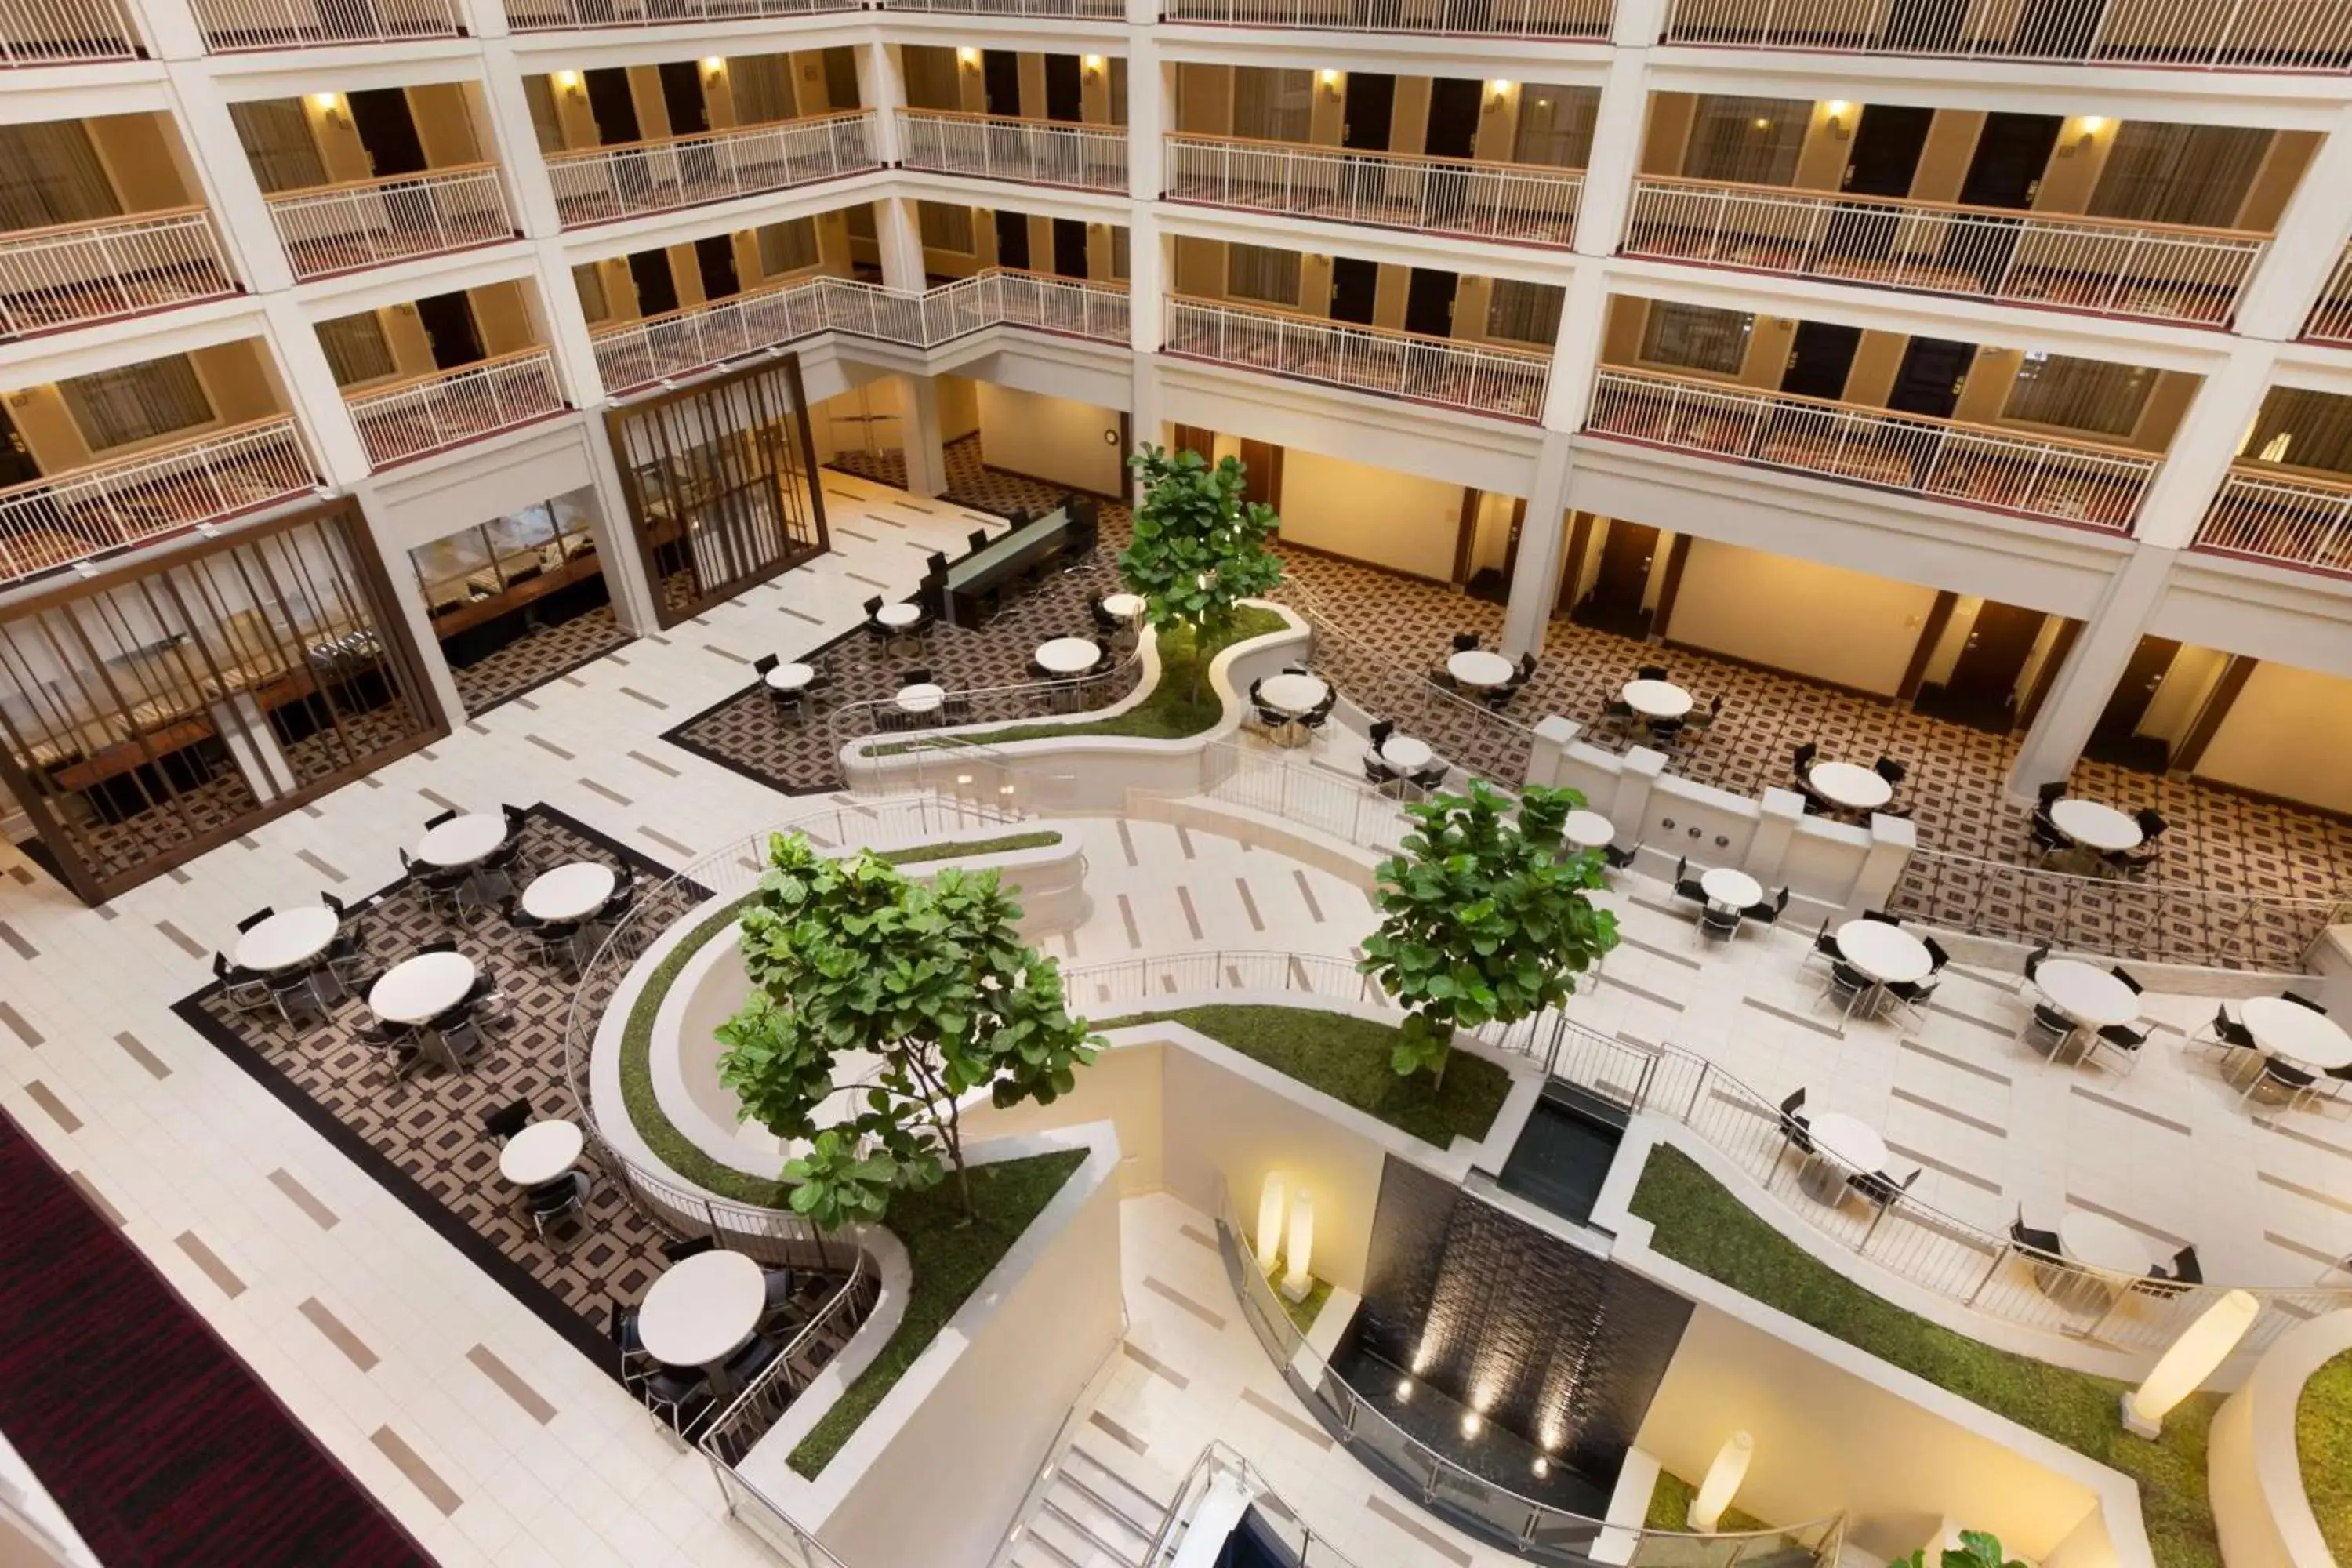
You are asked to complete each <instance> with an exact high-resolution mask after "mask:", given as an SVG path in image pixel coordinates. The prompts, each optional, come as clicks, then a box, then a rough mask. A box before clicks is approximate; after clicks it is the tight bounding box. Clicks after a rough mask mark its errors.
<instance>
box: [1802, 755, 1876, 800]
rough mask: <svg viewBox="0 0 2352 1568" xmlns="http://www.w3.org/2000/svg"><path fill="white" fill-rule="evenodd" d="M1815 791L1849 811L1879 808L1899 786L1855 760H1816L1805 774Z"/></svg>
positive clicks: (1807, 781) (1824, 798) (1816, 793)
mask: <svg viewBox="0 0 2352 1568" xmlns="http://www.w3.org/2000/svg"><path fill="white" fill-rule="evenodd" d="M1805 782H1806V783H1807V784H1811V785H1812V787H1813V793H1814V794H1815V795H1820V796H1821V797H1822V799H1823V800H1825V801H1828V802H1829V803H1830V804H1831V805H1842V806H1844V807H1845V808H1846V809H1847V810H1849V811H1875V810H1877V809H1878V808H1879V807H1880V806H1882V805H1885V804H1886V803H1887V802H1888V801H1890V800H1893V799H1894V798H1895V786H1894V785H1893V784H1889V783H1887V781H1886V780H1885V778H1884V777H1882V776H1881V775H1880V774H1879V773H1877V772H1875V771H1874V770H1873V769H1870V768H1864V767H1857V766H1856V765H1855V764H1853V763H1814V764H1813V767H1812V771H1811V772H1810V773H1807V774H1806V775H1805Z"/></svg>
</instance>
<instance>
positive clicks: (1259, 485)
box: [1241, 438, 1282, 507]
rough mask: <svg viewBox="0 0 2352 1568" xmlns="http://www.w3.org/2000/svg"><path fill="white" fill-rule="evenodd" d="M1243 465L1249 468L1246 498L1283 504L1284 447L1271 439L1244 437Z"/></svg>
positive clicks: (1244, 494) (1272, 504)
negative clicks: (1278, 445) (1262, 439)
mask: <svg viewBox="0 0 2352 1568" xmlns="http://www.w3.org/2000/svg"><path fill="white" fill-rule="evenodd" d="M1241 459H1242V467H1243V468H1246V469H1248V470H1249V473H1248V476H1247V482H1246V483H1245V484H1244V486H1243V488H1242V499H1243V500H1262V501H1264V502H1265V504H1266V505H1268V506H1270V507H1280V506H1281V505H1282V448H1281V447H1277V446H1276V445H1275V444H1274V443H1273V442H1271V441H1252V440H1249V439H1247V438H1244V440H1243V442H1242V450H1241Z"/></svg>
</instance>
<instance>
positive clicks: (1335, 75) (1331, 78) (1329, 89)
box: [1316, 70, 1339, 100]
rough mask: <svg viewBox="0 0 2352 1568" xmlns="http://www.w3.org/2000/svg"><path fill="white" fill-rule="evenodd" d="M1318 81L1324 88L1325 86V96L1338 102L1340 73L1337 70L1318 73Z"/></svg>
mask: <svg viewBox="0 0 2352 1568" xmlns="http://www.w3.org/2000/svg"><path fill="white" fill-rule="evenodd" d="M1316 80H1318V82H1320V83H1321V84H1322V86H1323V95H1324V96H1325V97H1326V98H1329V99H1333V100H1337V99H1338V98H1339V72H1338V71H1335V70H1326V71H1318V72H1317V73H1316Z"/></svg>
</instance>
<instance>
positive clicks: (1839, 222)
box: [1623, 175, 2270, 327]
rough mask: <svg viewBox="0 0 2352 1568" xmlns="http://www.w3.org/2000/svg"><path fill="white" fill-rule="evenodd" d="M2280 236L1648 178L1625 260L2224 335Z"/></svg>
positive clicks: (1636, 196)
mask: <svg viewBox="0 0 2352 1568" xmlns="http://www.w3.org/2000/svg"><path fill="white" fill-rule="evenodd" d="M2269 243H2270V240H2269V237H2268V236H2267V235H2262V234H2250V233H2242V232H2239V231H2236V230H2231V229H2208V228H2190V227H2185V226H2177V225H2171V224H2158V223H2138V222H2131V221H2127V220H2124V219H2117V218H2099V217H2082V216H2071V215H2065V214H2055V213H2053V214H2043V213H2035V212H2016V211H2010V210H2003V209H1996V208H1990V207H1967V206H1959V205H1953V204H1950V203H1945V202H1923V201H1909V200H1896V199H1890V198H1885V197H1857V196H1851V195H1840V194H1838V193H1836V192H1831V191H1819V192H1816V191H1809V190H1797V189H1792V188H1790V187H1788V186H1781V185H1751V184H1736V183H1733V182H1730V181H1723V180H1689V179H1680V178H1667V177H1664V176H1659V175H1644V176H1643V177H1642V178H1641V179H1639V180H1638V181H1636V182H1635V184H1634V187H1633V206H1632V210H1631V212H1630V214H1629V215H1628V216H1627V219H1626V225H1625V238H1624V242H1623V250H1624V253H1625V254H1626V255H1628V256H1643V257H1654V258H1659V259H1661V260H1667V261H1696V262H1701V263H1704V264H1706V265H1709V266H1717V267H1734V268H1743V269H1746V270H1750V271H1758V272H1777V273H1783V274H1786V275H1789V276H1790V277H1799V278H1823V279H1834V280H1836V281H1838V282H1843V283H1867V284H1872V285H1875V286H1877V287H1880V288H1887V289H1913V290H1917V291H1920V292H1924V293H1932V294H1958V295H1965V296H1967V297H1969V298H1971V299H1991V300H2008V301H2011V302H2012V303H2017V304H2027V305H2047V306H2053V307H2055V308H2058V309H2061V310H2084V311H2091V312H2094V313H2096V314H2100V315H2113V316H2136V317H2144V318H2147V319H2148V320H2151V321H2175V322H2186V323H2190V324H2195V325H2200V326H2217V327H2218V326H2225V325H2227V324H2228V323H2229V321H2230V318H2231V313H2232V312H2233V311H2234V310H2235V309H2236V307H2237V302H2238V296H2239V293H2240V291H2241V290H2242V289H2243V288H2244V287H2245V284H2246V280H2247V279H2249V278H2250V277H2251V276H2252V273H2253V269H2254V264H2255V263H2256V262H2257V261H2258V260H2260V259H2261V258H2262V255H2263V249H2264V247H2266V246H2267V245H2268V244H2269Z"/></svg>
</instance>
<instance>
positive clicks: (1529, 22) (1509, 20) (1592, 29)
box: [1160, 0, 1615, 41]
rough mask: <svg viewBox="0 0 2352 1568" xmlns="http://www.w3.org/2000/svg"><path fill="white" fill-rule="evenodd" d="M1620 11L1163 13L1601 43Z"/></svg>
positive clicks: (1170, 0)
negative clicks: (1583, 40)
mask: <svg viewBox="0 0 2352 1568" xmlns="http://www.w3.org/2000/svg"><path fill="white" fill-rule="evenodd" d="M1614 12H1615V4H1614V0H1510V3H1508V4H1502V5H1496V4H1493V3H1492V0H1470V3H1468V4H1463V5H1454V4H1446V3H1441V4H1438V5H1411V6H1407V5H1401V4H1396V3H1394V0H1381V3H1378V4H1372V5H1363V4H1359V5H1346V4H1340V3H1338V0H1165V4H1163V5H1161V7H1160V14H1161V15H1162V16H1166V17H1167V18H1168V20H1170V21H1171V22H1210V23H1215V24H1217V25H1219V26H1232V27H1303V28H1315V29H1322V30H1334V31H1344V32H1360V33H1432V34H1442V33H1464V34H1474V35H1476V36H1479V37H1503V38H1582V39H1589V40H1593V41H1599V40H1601V39H1605V38H1607V37H1609V26H1610V23H1611V21H1612V17H1613V16H1614Z"/></svg>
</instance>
